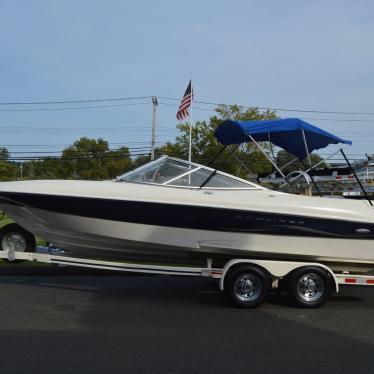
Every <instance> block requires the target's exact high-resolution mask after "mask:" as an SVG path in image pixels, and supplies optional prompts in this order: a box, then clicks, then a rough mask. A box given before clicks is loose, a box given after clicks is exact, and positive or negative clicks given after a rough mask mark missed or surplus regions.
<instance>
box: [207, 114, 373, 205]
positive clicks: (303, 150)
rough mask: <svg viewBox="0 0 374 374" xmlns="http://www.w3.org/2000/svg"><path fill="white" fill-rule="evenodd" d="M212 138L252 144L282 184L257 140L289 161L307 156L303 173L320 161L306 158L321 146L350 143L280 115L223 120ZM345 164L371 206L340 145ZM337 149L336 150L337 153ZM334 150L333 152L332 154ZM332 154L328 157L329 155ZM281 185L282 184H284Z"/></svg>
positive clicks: (222, 141)
mask: <svg viewBox="0 0 374 374" xmlns="http://www.w3.org/2000/svg"><path fill="white" fill-rule="evenodd" d="M214 135H215V137H216V138H217V140H218V141H219V142H220V143H221V144H223V145H224V146H228V145H231V144H235V145H239V144H242V143H246V142H250V143H253V144H254V145H255V146H256V147H257V148H258V149H259V150H260V151H261V152H262V153H263V154H264V155H265V157H266V158H267V159H268V160H269V162H270V163H271V164H272V165H273V166H274V167H275V169H276V170H277V171H278V172H279V173H280V175H281V176H282V177H283V178H284V179H285V184H287V183H289V182H290V181H287V179H286V176H285V174H284V173H283V172H282V168H280V167H278V165H277V164H276V163H275V161H274V159H272V158H271V157H270V156H269V155H268V154H267V153H266V152H265V150H264V149H263V148H262V147H261V145H260V144H259V143H258V142H262V141H266V142H270V144H271V143H272V144H274V145H276V146H278V147H280V148H282V149H284V150H285V151H287V152H288V153H290V154H292V155H294V156H295V157H296V158H295V159H294V160H293V161H291V162H290V163H288V165H289V164H291V163H292V162H294V161H295V160H297V159H299V160H301V161H303V160H305V159H307V160H308V163H309V168H308V170H306V173H309V172H310V171H311V170H312V169H314V168H316V167H317V166H318V165H319V164H320V163H318V164H316V165H312V163H311V160H310V154H311V153H312V152H313V151H315V150H317V149H321V148H325V147H327V146H328V145H330V144H339V143H341V144H346V145H351V144H352V142H351V141H350V140H345V139H342V138H339V137H338V136H336V135H334V134H331V133H329V132H327V131H325V130H322V129H321V128H319V127H316V126H314V125H311V124H310V123H307V122H305V121H303V120H301V119H299V118H282V119H270V120H261V121H232V120H227V121H224V122H223V123H222V124H221V125H220V126H219V127H218V128H217V129H216V131H215V134H214ZM339 151H340V152H341V153H342V155H343V157H344V159H345V161H346V162H347V164H348V166H349V167H350V169H351V171H352V173H353V174H354V176H355V178H356V180H357V182H358V183H359V185H360V187H361V189H362V191H363V193H364V195H365V197H366V198H367V199H368V201H369V203H370V204H371V205H372V203H371V201H370V198H369V197H368V195H367V193H366V191H365V189H364V187H363V185H362V183H361V182H360V180H359V179H358V177H357V175H356V173H355V171H354V169H353V167H352V165H351V164H350V162H349V160H348V159H347V157H346V155H345V153H344V151H343V148H341V149H340V150H339ZM339 151H338V152H339ZM338 152H335V153H334V155H335V154H336V153H338ZM331 157H332V156H330V158H331ZM321 162H322V161H321ZM300 176H301V174H300V175H298V176H296V177H293V178H292V180H291V181H294V180H296V179H298V178H299V177H300ZM309 178H310V179H311V181H312V182H313V184H314V185H315V187H316V189H317V191H318V192H319V190H318V186H317V185H316V183H315V181H314V179H313V177H312V176H310V175H309ZM285 184H284V185H285ZM284 185H282V187H283V186H284Z"/></svg>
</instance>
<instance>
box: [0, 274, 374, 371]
mask: <svg viewBox="0 0 374 374" xmlns="http://www.w3.org/2000/svg"><path fill="white" fill-rule="evenodd" d="M0 285H1V288H0V295H1V298H0V313H1V318H0V372H1V373H4V374H5V373H6V374H11V373H39V374H41V373H53V374H59V373H63V374H68V373H90V374H91V373H121V374H122V373H215V374H219V373H327V372H339V373H350V374H352V373H366V374H367V373H373V372H374V288H345V289H343V290H342V293H341V294H340V295H339V296H333V297H332V298H331V299H330V300H329V301H328V302H327V303H326V304H325V305H324V306H323V307H322V308H320V309H313V310H305V309H297V308H294V307H292V306H290V305H289V304H288V300H287V298H286V297H284V296H276V295H274V296H272V297H271V298H270V300H269V301H268V302H267V303H265V304H264V305H263V306H261V307H260V308H258V309H256V310H241V309H235V308H232V307H231V306H230V305H229V304H228V303H227V302H225V300H224V297H223V295H222V294H221V293H220V292H219V291H218V288H217V284H216V282H215V281H213V280H209V279H202V278H184V277H170V276H143V275H141V276H137V275H135V276H134V275H123V276H122V275H121V276H117V275H76V274H73V275H57V276H53V275H1V276H0Z"/></svg>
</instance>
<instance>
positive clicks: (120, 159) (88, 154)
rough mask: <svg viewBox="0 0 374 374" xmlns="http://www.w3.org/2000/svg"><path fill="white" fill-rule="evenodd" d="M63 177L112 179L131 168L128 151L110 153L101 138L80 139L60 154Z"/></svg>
mask: <svg viewBox="0 0 374 374" xmlns="http://www.w3.org/2000/svg"><path fill="white" fill-rule="evenodd" d="M62 162H63V166H64V170H65V173H66V174H67V175H65V177H67V178H77V179H94V180H101V179H112V178H114V177H116V176H117V175H118V174H120V173H122V172H124V171H127V170H129V169H130V168H131V167H132V161H131V158H130V152H129V149H128V148H126V147H121V148H119V149H118V150H115V151H110V150H109V145H108V142H107V141H106V140H104V139H102V138H99V139H97V140H96V139H89V138H86V137H83V138H80V139H79V140H77V141H76V142H74V144H73V145H72V146H70V147H68V148H66V149H64V151H63V153H62Z"/></svg>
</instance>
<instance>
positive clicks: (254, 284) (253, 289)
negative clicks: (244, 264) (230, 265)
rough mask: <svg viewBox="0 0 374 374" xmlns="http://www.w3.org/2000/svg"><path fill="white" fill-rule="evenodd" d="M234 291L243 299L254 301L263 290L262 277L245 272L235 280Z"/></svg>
mask: <svg viewBox="0 0 374 374" xmlns="http://www.w3.org/2000/svg"><path fill="white" fill-rule="evenodd" d="M234 292H235V296H236V297H237V298H238V299H239V300H241V301H254V300H256V299H257V298H258V297H259V296H260V294H261V292H262V282H261V279H260V278H259V277H258V276H256V275H255V274H243V275H241V276H240V277H239V278H238V279H237V280H236V281H235V284H234Z"/></svg>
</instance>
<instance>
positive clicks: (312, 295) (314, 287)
mask: <svg viewBox="0 0 374 374" xmlns="http://www.w3.org/2000/svg"><path fill="white" fill-rule="evenodd" d="M324 291H325V285H324V282H323V280H322V278H321V277H320V276H319V275H318V274H315V273H307V274H304V275H303V276H302V277H301V278H300V279H299V280H298V282H297V294H298V295H299V297H301V298H302V299H303V300H304V301H307V302H313V301H316V300H318V299H320V298H321V296H322V295H323V294H324Z"/></svg>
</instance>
